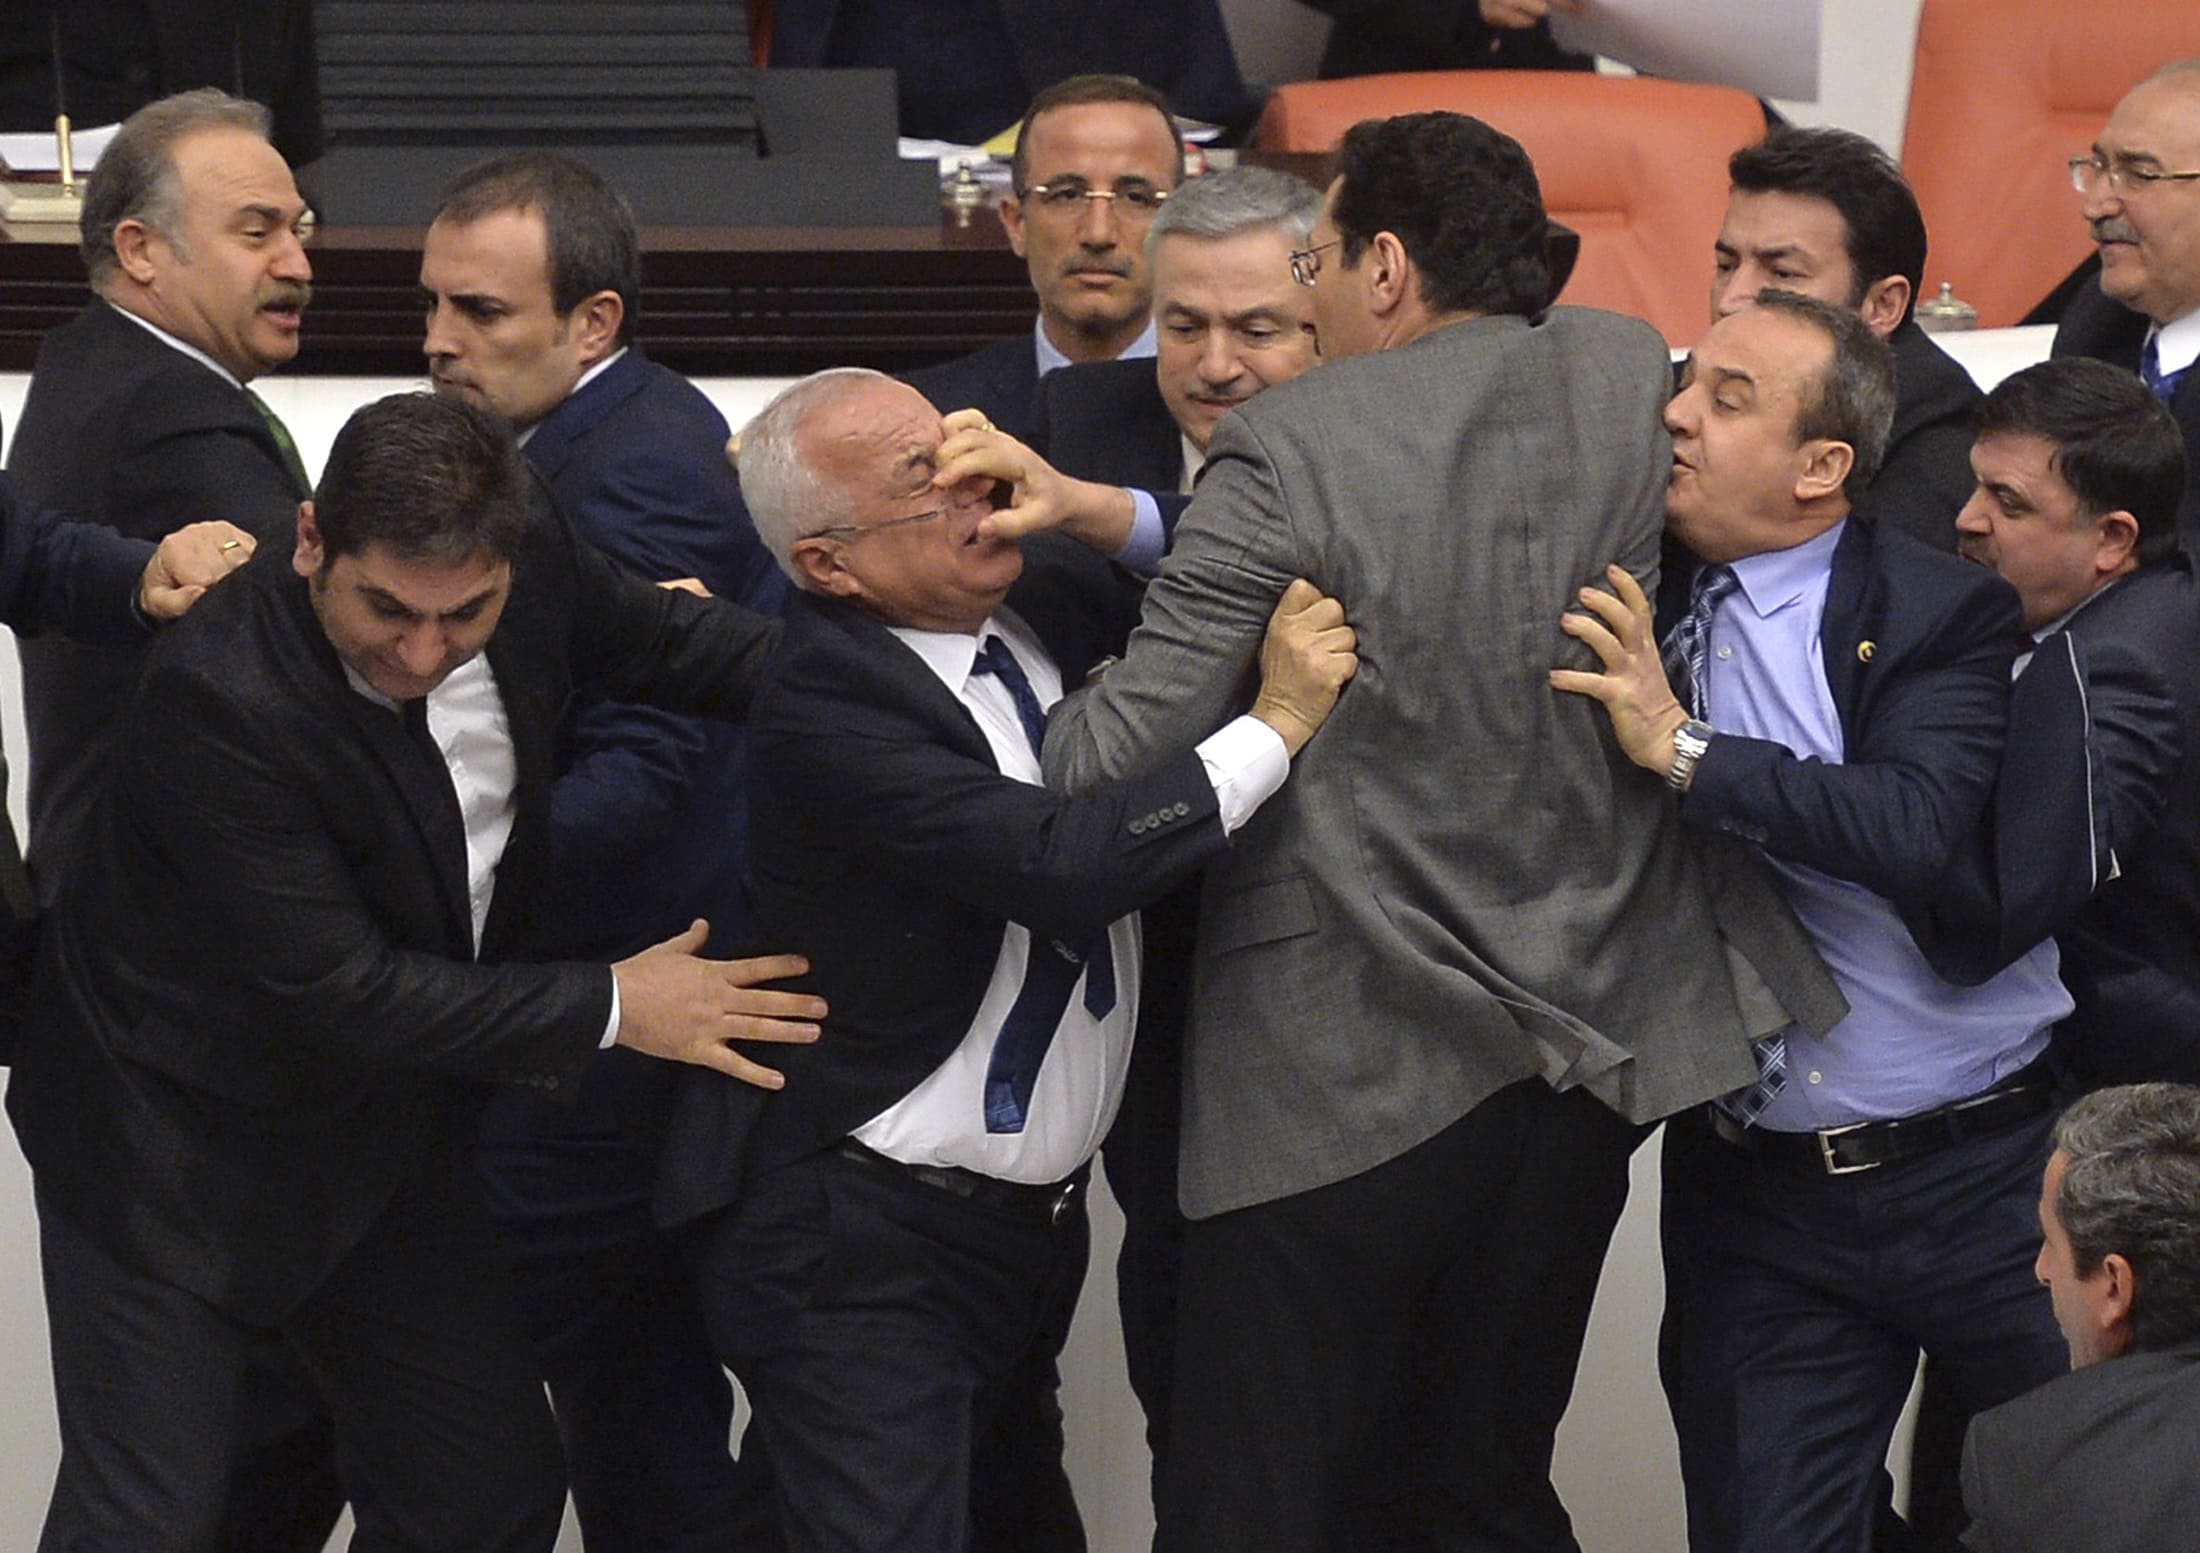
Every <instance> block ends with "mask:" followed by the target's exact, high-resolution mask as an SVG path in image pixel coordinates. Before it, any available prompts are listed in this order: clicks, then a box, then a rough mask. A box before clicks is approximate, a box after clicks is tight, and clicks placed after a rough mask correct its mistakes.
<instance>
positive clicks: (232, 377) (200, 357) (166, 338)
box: [107, 302, 244, 389]
mask: <svg viewBox="0 0 2200 1553" xmlns="http://www.w3.org/2000/svg"><path fill="white" fill-rule="evenodd" d="M107 305H108V306H109V307H112V308H114V310H115V311H116V312H118V313H120V314H121V315H122V316H123V317H125V318H127V319H129V320H130V322H132V323H134V324H136V325H137V326H138V327H139V328H140V329H143V330H144V331H145V332H146V333H147V334H150V335H151V336H152V337H153V338H154V339H156V340H158V341H160V342H161V344H163V345H165V346H167V347H168V348H169V349H170V350H176V351H181V352H183V354H184V355H186V356H189V357H190V358H191V359H192V360H193V361H195V362H197V363H198V364H199V365H200V366H202V367H205V368H206V369H207V370H208V371H209V372H217V373H219V374H221V379H222V381H223V382H225V383H227V384H228V385H229V386H230V387H232V388H239V389H241V388H243V387H244V380H243V379H242V378H240V377H238V376H237V374H236V373H234V372H232V371H230V370H229V369H228V368H227V367H225V366H223V365H222V364H221V363H220V362H218V361H216V360H215V359H214V358H213V357H211V356H209V355H207V354H206V352H204V351H202V350H200V349H199V348H198V347H197V346H196V345H193V344H192V343H191V342H190V341H188V340H179V339H177V338H176V337H175V336H174V335H172V334H170V333H169V332H168V331H167V330H166V329H163V328H162V327H161V326H160V325H159V324H156V323H154V322H153V321H152V320H151V319H149V318H145V317H142V316H140V315H139V314H137V313H133V312H131V311H130V310H129V309H128V308H126V307H123V306H121V305H120V304H119V303H114V302H110V303H108V304H107Z"/></svg>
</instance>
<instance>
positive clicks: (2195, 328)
mask: <svg viewBox="0 0 2200 1553" xmlns="http://www.w3.org/2000/svg"><path fill="white" fill-rule="evenodd" d="M2154 359H2155V360H2156V361H2157V362H2159V363H2160V364H2161V368H2162V371H2163V372H2165V373H2169V372H2182V371H2184V370H2185V369H2186V368H2187V367H2189V366H2191V365H2192V364H2193V362H2195V361H2200V308H2195V309H2193V310H2192V311H2191V312H2189V313H2187V314H2186V315H2185V316H2184V317H2182V318H2172V319H2171V320H2170V321H2169V322H2168V323H2166V324H2161V325H2158V326H2157V327H2156V328H2155V330H2154Z"/></svg>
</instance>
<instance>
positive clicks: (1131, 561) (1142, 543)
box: [1115, 489, 1169, 577]
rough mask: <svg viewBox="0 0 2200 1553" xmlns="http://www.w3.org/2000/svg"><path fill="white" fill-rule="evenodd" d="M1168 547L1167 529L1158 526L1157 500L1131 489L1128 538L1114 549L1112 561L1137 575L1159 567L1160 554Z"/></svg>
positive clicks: (1148, 573)
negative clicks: (1119, 547)
mask: <svg viewBox="0 0 2200 1553" xmlns="http://www.w3.org/2000/svg"><path fill="white" fill-rule="evenodd" d="M1168 548H1169V531H1168V530H1167V529H1165V528H1163V527H1162V526H1161V503H1159V502H1157V501H1155V500H1154V499H1153V492H1151V491H1141V490H1137V489H1133V490H1132V491H1131V537H1130V538H1128V539H1126V540H1124V541H1123V548H1122V549H1120V550H1118V551H1116V552H1115V564H1116V565H1118V566H1120V567H1122V568H1123V569H1124V570H1125V571H1127V572H1130V573H1133V574H1134V575H1136V576H1140V577H1151V576H1152V575H1153V574H1154V573H1155V572H1158V571H1159V570H1161V554H1162V552H1163V551H1165V550H1167V549H1168Z"/></svg>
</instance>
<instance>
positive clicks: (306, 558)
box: [290, 501, 322, 577]
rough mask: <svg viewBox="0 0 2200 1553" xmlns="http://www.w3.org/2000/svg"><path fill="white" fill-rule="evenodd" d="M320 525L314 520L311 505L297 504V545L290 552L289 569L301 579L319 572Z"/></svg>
mask: <svg viewBox="0 0 2200 1553" xmlns="http://www.w3.org/2000/svg"><path fill="white" fill-rule="evenodd" d="M321 562H322V555H321V525H320V524H319V523H318V522H317V521H316V520H315V519H314V516H313V503H312V502H310V501H302V502H300V503H298V544H297V547H296V548H295V549H293V550H292V551H291V552H290V569H291V570H292V571H294V572H296V573H297V574H298V575H299V576H301V577H317V576H319V575H320V572H321Z"/></svg>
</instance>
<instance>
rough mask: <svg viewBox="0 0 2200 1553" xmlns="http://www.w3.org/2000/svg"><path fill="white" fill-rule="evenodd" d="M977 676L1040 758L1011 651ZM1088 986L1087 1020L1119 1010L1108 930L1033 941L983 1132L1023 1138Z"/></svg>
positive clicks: (987, 647)
mask: <svg viewBox="0 0 2200 1553" xmlns="http://www.w3.org/2000/svg"><path fill="white" fill-rule="evenodd" d="M970 672H971V673H973V674H990V675H992V676H993V677H994V678H995V679H997V680H999V681H1000V682H1001V684H1002V685H1003V686H1004V687H1006V689H1007V691H1008V695H1009V699H1010V700H1012V701H1014V702H1015V703H1016V717H1017V720H1018V721H1019V722H1021V723H1022V724H1023V725H1024V737H1025V739H1026V740H1028V741H1029V742H1030V744H1031V753H1032V754H1033V755H1035V756H1036V755H1037V754H1038V753H1039V748H1040V746H1041V745H1042V744H1043V743H1044V742H1045V740H1046V731H1047V717H1046V713H1045V712H1044V711H1042V710H1041V709H1040V706H1039V697H1038V696H1037V694H1036V693H1034V692H1033V690H1032V688H1031V680H1030V679H1029V678H1028V677H1027V676H1026V675H1025V674H1024V668H1023V665H1022V664H1020V663H1018V662H1017V661H1016V656H1015V654H1014V653H1012V652H1010V651H1009V649H1008V643H1007V642H1005V641H1003V640H1002V639H1001V638H1000V637H998V636H989V637H987V638H986V639H985V641H984V643H983V644H982V645H980V647H979V648H978V656H977V661H976V662H975V663H973V664H972V665H971V670H970ZM1080 975H1082V976H1083V977H1084V978H1085V1012H1087V1013H1088V1014H1090V1015H1092V1017H1093V1018H1095V1019H1105V1018H1106V1017H1107V1016H1108V1014H1109V1012H1110V1011H1111V1010H1113V1009H1114V1007H1115V959H1114V956H1113V954H1112V953H1111V952H1110V950H1109V947H1108V935H1107V932H1106V930H1105V929H1103V930H1102V931H1101V933H1100V935H1099V936H1098V937H1097V938H1095V939H1094V940H1093V942H1092V943H1090V944H1088V945H1086V946H1085V947H1084V948H1082V949H1077V948H1072V947H1071V946H1070V945H1068V944H1065V943H1062V942H1061V941H1060V940H1058V939H1052V938H1044V937H1041V936H1040V935H1039V934H1037V933H1034V934H1032V935H1031V952H1030V954H1029V955H1028V956H1027V958H1026V961H1025V965H1024V984H1023V986H1021V987H1020V988H1018V989H1017V992H1016V1001H1015V1003H1014V1004H1013V1005H1011V1007H1010V1008H1009V1011H1008V1017H1007V1018H1006V1019H1004V1020H1002V1021H1001V1033H1000V1035H999V1036H998V1037H997V1038H996V1039H995V1040H994V1042H993V1060H992V1061H991V1062H989V1063H987V1064H986V1070H985V1130H986V1131H987V1132H1022V1131H1023V1130H1024V1122H1025V1119H1026V1118H1027V1117H1028V1116H1029V1114H1030V1110H1031V1091H1032V1088H1033V1087H1034V1086H1035V1085H1036V1084H1037V1083H1038V1082H1039V1069H1040V1068H1041V1066H1043V1065H1044V1064H1045V1062H1046V1058H1047V1049H1048V1048H1049V1047H1051V1046H1052V1045H1053V1044H1054V1033H1055V1031H1056V1030H1058V1029H1060V1028H1061V1024H1062V1014H1063V1012H1064V1010H1066V1009H1067V1008H1068V1007H1069V995H1070V993H1071V991H1072V990H1073V989H1074V988H1075V987H1076V985H1077V978H1078V977H1079V976H1080Z"/></svg>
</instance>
